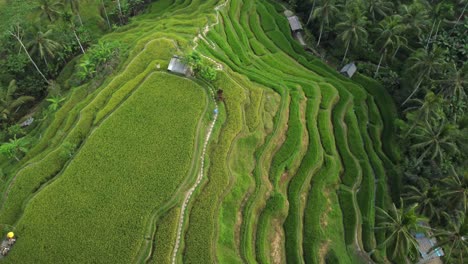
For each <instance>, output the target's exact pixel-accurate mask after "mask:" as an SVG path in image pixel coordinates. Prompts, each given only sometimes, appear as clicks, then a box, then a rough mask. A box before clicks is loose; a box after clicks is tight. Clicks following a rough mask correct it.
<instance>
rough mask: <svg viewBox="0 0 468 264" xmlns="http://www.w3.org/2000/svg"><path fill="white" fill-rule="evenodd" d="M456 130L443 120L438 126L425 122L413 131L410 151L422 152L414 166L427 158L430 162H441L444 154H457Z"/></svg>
mask: <svg viewBox="0 0 468 264" xmlns="http://www.w3.org/2000/svg"><path fill="white" fill-rule="evenodd" d="M456 131H457V130H456V128H455V126H454V125H452V124H448V123H447V122H446V120H445V119H443V120H442V122H440V123H439V124H430V123H429V122H427V121H425V122H422V123H420V124H418V125H416V127H415V128H414V130H413V133H412V134H411V138H412V141H413V144H412V145H411V149H414V150H420V151H422V152H421V154H420V155H419V158H418V161H417V163H416V164H419V163H420V162H421V161H422V160H423V159H424V158H426V157H427V156H429V157H430V158H431V159H432V160H438V161H442V160H443V159H444V157H445V153H446V152H448V153H458V152H459V150H458V146H457V144H456V143H455V142H456V138H455V134H456V133H455V132H456Z"/></svg>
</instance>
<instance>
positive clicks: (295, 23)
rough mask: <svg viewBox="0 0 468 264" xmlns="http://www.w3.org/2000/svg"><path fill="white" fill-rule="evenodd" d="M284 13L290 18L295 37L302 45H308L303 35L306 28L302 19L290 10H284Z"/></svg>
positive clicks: (290, 25)
mask: <svg viewBox="0 0 468 264" xmlns="http://www.w3.org/2000/svg"><path fill="white" fill-rule="evenodd" d="M284 15H285V16H286V17H287V18H288V22H289V27H290V28H291V32H292V34H293V36H294V38H295V39H296V40H297V41H299V43H301V45H302V46H304V47H305V46H306V43H305V41H304V38H303V37H302V31H303V30H304V29H303V28H302V24H301V21H300V20H299V18H298V17H297V16H295V15H294V13H293V12H292V11H290V10H286V11H284Z"/></svg>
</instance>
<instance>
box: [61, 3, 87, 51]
mask: <svg viewBox="0 0 468 264" xmlns="http://www.w3.org/2000/svg"><path fill="white" fill-rule="evenodd" d="M63 20H65V22H67V23H68V26H69V27H70V29H71V31H72V32H73V35H74V36H75V39H76V41H77V43H78V45H79V46H80V49H81V52H82V53H83V54H86V52H85V50H84V48H83V45H82V44H81V40H80V37H79V36H78V33H77V30H78V29H79V28H77V27H76V25H75V23H74V22H73V15H72V14H70V13H68V12H65V13H64V14H63Z"/></svg>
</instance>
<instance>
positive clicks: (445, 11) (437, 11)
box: [426, 1, 454, 49]
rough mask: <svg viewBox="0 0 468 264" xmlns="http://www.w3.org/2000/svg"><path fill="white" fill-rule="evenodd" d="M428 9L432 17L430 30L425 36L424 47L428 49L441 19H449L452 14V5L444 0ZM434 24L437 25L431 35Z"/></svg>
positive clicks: (435, 36) (437, 30) (435, 35)
mask: <svg viewBox="0 0 468 264" xmlns="http://www.w3.org/2000/svg"><path fill="white" fill-rule="evenodd" d="M429 10H432V14H431V17H432V18H433V22H432V27H431V32H430V33H429V36H428V38H427V42H426V49H428V47H429V44H430V42H431V39H432V38H434V39H435V38H437V34H438V32H439V27H440V24H441V23H442V21H443V20H446V19H450V18H451V17H453V15H454V10H453V5H452V4H451V3H448V2H445V1H442V2H440V3H438V4H437V5H436V6H435V7H434V8H432V9H429ZM436 24H437V27H436V29H435V33H434V35H433V34H432V33H433V32H434V26H435V25H436Z"/></svg>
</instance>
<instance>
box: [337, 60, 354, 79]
mask: <svg viewBox="0 0 468 264" xmlns="http://www.w3.org/2000/svg"><path fill="white" fill-rule="evenodd" d="M356 71H357V67H356V64H354V62H351V63H348V64H346V65H345V66H344V67H343V69H341V71H340V73H341V74H343V75H344V76H346V77H348V78H351V77H353V75H354V74H355V73H356Z"/></svg>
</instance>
